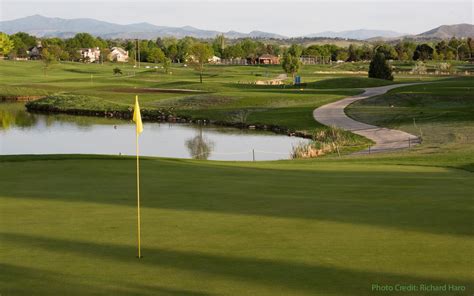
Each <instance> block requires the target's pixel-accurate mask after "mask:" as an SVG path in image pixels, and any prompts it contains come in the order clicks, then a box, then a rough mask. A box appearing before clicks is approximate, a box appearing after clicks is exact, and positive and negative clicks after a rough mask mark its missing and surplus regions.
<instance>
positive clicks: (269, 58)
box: [257, 54, 280, 65]
mask: <svg viewBox="0 0 474 296" xmlns="http://www.w3.org/2000/svg"><path fill="white" fill-rule="evenodd" d="M257 60H258V63H259V64H265V65H275V64H279V63H280V58H279V57H277V56H274V55H271V54H263V55H261V56H259V57H258V59H257Z"/></svg>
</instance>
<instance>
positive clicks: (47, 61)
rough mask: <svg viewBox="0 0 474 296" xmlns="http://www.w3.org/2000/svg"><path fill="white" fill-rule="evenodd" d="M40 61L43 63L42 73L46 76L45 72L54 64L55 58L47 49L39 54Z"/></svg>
mask: <svg viewBox="0 0 474 296" xmlns="http://www.w3.org/2000/svg"><path fill="white" fill-rule="evenodd" d="M41 59H42V61H43V73H44V75H45V76H46V71H47V70H48V69H49V68H51V66H52V65H53V64H54V63H56V61H57V57H56V56H55V53H54V52H51V51H50V50H49V49H48V48H44V49H43V51H42V52H41Z"/></svg>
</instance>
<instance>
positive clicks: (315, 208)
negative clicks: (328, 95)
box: [0, 156, 474, 295]
mask: <svg viewBox="0 0 474 296" xmlns="http://www.w3.org/2000/svg"><path fill="white" fill-rule="evenodd" d="M433 160H434V159H432V161H433ZM429 164H430V163H429V162H425V163H424V165H423V166H416V165H396V164H390V161H387V160H384V159H383V158H382V159H378V158H377V157H372V158H371V159H369V160H367V159H359V160H352V161H350V162H345V161H340V160H322V161H321V160H319V161H318V162H315V161H293V162H290V161H286V162H271V163H257V164H254V163H216V162H200V161H189V160H164V159H146V160H143V161H142V205H143V209H142V215H143V255H144V258H143V259H142V260H140V261H138V260H137V259H136V258H135V222H136V220H135V214H136V212H135V198H134V196H135V195H134V194H135V191H134V189H135V187H134V181H135V178H134V166H135V164H134V160H133V159H132V158H116V157H99V156H97V157H95V156H31V157H29V156H23V157H20V156H13V157H1V158H0V200H1V204H2V215H1V216H2V218H1V219H0V230H1V241H2V244H1V246H0V248H1V251H0V254H1V262H2V268H1V270H0V272H1V276H0V279H1V280H0V281H1V287H2V288H1V290H2V294H4V295H32V294H35V295H58V294H64V293H68V294H71V295H84V294H87V295H110V294H114V295H222V294H225V295H249V294H253V295H257V294H258V295H282V294H284V295H371V294H373V293H374V292H372V290H371V286H372V284H374V283H381V284H396V283H410V284H422V283H423V284H426V283H429V284H445V283H448V284H456V285H463V286H466V289H467V290H466V293H462V294H459V295H465V294H469V293H472V292H473V285H474V278H473V276H472V272H471V270H472V269H471V267H472V264H473V263H474V262H473V261H472V258H474V256H472V255H473V251H472V250H473V249H474V241H473V239H472V235H473V232H472V227H471V225H472V208H471V206H470V205H471V204H472V196H474V187H473V185H472V184H473V182H472V181H473V177H472V173H468V172H466V171H463V170H456V169H449V168H443V167H433V166H429ZM18 176H21V178H19V177H18ZM309 184H313V185H312V186H310V185H309ZM385 294H387V295H391V294H390V293H385ZM394 294H395V293H394ZM405 294H407V295H431V294H429V293H420V292H417V293H413V294H410V293H405ZM446 295H447V294H446ZM449 295H457V294H455V293H452V294H449Z"/></svg>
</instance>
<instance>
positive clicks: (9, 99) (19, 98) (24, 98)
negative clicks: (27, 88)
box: [0, 96, 44, 103]
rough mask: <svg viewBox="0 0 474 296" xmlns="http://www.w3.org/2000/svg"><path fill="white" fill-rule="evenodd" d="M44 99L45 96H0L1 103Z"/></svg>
mask: <svg viewBox="0 0 474 296" xmlns="http://www.w3.org/2000/svg"><path fill="white" fill-rule="evenodd" d="M42 98H44V96H0V102H13V103H14V102H18V103H21V102H31V101H36V100H39V99H42Z"/></svg>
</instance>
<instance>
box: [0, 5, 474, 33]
mask: <svg viewBox="0 0 474 296" xmlns="http://www.w3.org/2000/svg"><path fill="white" fill-rule="evenodd" d="M33 14H41V15H44V16H49V17H61V18H84V17H89V18H95V19H99V20H104V21H109V22H114V23H119V24H129V23H138V22H149V23H152V24H155V25H162V26H173V27H174V26H177V27H181V26H187V25H189V26H194V27H198V28H200V29H210V30H218V31H229V30H236V31H241V32H249V31H252V30H260V31H267V32H273V33H279V34H283V35H287V36H301V35H305V34H310V33H316V32H321V31H328V30H331V31H342V30H353V29H361V28H364V29H383V30H394V31H398V32H402V33H421V32H423V31H426V30H429V29H432V28H434V27H437V26H439V25H443V24H458V23H471V24H472V23H473V4H472V1H470V0H467V1H465V0H464V1H457V0H455V1H440V2H435V1H429V0H413V1H408V0H401V1H400V0H399V1H394V0H378V1H375V0H372V1H367V0H365V1H358V0H344V1H342V0H336V1H327V0H326V1H318V0H313V1H309V0H307V1H298V2H296V1H291V0H286V1H281V0H280V1H269V0H257V1H249V0H246V1H235V0H234V1H230V0H229V1H222V0H221V1H219V2H217V1H203V0H200V1H198V0H187V1H171V0H168V1H164V0H153V1H152V0H138V1H133V0H127V1H124V0H99V1H92V0H71V1H66V0H63V1H58V0H56V1H41V0H0V18H1V19H2V20H11V19H15V18H20V17H24V16H29V15H33Z"/></svg>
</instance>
